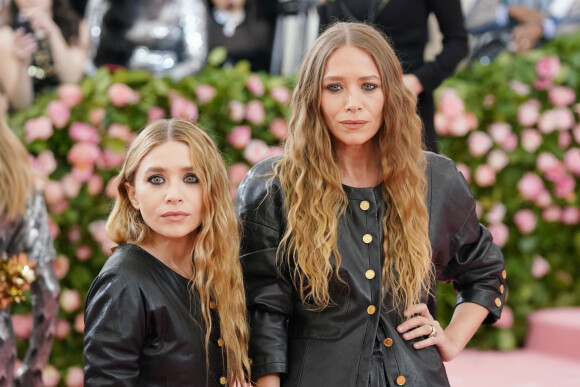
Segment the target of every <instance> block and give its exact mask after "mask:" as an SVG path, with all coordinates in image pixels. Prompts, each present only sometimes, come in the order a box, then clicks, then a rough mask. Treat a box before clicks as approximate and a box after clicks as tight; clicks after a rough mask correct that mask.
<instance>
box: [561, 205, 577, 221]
mask: <svg viewBox="0 0 580 387" xmlns="http://www.w3.org/2000/svg"><path fill="white" fill-rule="evenodd" d="M560 221H561V222H562V223H564V224H567V225H574V224H578V223H580V209H578V207H565V208H563V209H562V213H561V214H560Z"/></svg>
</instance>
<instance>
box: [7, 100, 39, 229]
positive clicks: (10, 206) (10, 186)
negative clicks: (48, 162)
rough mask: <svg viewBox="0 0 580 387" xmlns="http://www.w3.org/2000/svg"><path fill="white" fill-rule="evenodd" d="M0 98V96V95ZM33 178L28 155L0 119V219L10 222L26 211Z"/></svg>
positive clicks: (32, 186)
mask: <svg viewBox="0 0 580 387" xmlns="http://www.w3.org/2000/svg"><path fill="white" fill-rule="evenodd" d="M0 97H1V94H0ZM33 188H34V176H33V173H32V170H31V168H30V161H29V160H28V153H27V152H26V149H25V148H24V145H22V143H21V142H20V140H19V139H18V137H16V135H15V134H14V133H13V132H12V130H10V128H9V127H8V125H7V124H6V121H5V120H4V117H3V116H1V117H0V218H2V217H5V219H6V220H8V221H12V220H15V219H17V218H19V217H21V216H22V215H23V214H24V212H25V211H26V205H27V203H28V199H29V198H30V193H31V192H32V190H33Z"/></svg>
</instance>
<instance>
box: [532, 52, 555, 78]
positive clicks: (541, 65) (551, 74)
mask: <svg viewBox="0 0 580 387" xmlns="http://www.w3.org/2000/svg"><path fill="white" fill-rule="evenodd" d="M560 69H561V65H560V58H558V57H557V56H548V57H545V58H542V59H540V60H539V61H538V62H537V63H536V74H538V76H539V77H540V78H547V79H554V78H556V76H557V75H558V74H559V73H560Z"/></svg>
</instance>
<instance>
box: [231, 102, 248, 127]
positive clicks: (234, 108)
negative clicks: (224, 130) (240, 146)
mask: <svg viewBox="0 0 580 387" xmlns="http://www.w3.org/2000/svg"><path fill="white" fill-rule="evenodd" d="M229 105H230V117H231V119H232V120H234V121H236V122H240V121H241V120H243V119H244V117H245V116H246V105H244V104H243V103H241V102H240V101H230V104H229Z"/></svg>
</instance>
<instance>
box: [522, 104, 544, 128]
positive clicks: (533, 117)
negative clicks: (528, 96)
mask: <svg viewBox="0 0 580 387" xmlns="http://www.w3.org/2000/svg"><path fill="white" fill-rule="evenodd" d="M539 117H540V110H539V108H538V106H537V105H536V104H534V103H529V101H528V102H526V103H524V104H522V105H520V107H519V108H518V122H519V124H520V125H521V126H532V125H535V124H536V122H538V118H539Z"/></svg>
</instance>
